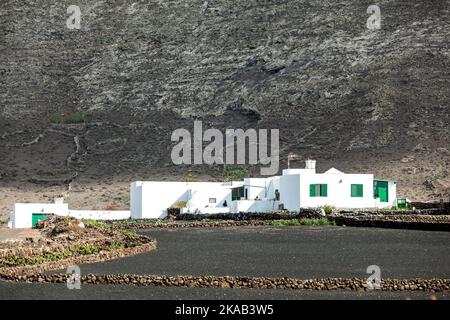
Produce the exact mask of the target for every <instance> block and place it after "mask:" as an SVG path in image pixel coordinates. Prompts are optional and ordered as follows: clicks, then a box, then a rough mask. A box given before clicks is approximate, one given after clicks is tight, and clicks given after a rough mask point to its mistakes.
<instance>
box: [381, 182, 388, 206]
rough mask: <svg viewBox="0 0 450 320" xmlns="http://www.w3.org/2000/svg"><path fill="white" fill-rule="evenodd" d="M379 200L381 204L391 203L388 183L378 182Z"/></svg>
mask: <svg viewBox="0 0 450 320" xmlns="http://www.w3.org/2000/svg"><path fill="white" fill-rule="evenodd" d="M378 198H380V202H389V193H388V183H387V182H386V181H378Z"/></svg>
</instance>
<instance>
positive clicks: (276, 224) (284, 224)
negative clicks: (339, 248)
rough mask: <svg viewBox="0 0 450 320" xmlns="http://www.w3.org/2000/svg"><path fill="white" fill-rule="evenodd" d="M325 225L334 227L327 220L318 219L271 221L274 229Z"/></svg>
mask: <svg viewBox="0 0 450 320" xmlns="http://www.w3.org/2000/svg"><path fill="white" fill-rule="evenodd" d="M326 225H334V222H333V221H330V220H328V219H327V218H320V219H310V218H302V219H291V220H273V221H272V226H274V227H287V226H326Z"/></svg>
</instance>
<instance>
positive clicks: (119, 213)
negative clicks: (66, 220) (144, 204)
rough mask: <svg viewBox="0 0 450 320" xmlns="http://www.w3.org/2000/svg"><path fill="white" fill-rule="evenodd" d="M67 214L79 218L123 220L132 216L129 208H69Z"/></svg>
mask: <svg viewBox="0 0 450 320" xmlns="http://www.w3.org/2000/svg"><path fill="white" fill-rule="evenodd" d="M67 215H68V216H70V217H74V218H77V219H92V220H122V219H129V218H130V217H131V213H130V211H129V210H110V211H108V210H69V212H68V214H67Z"/></svg>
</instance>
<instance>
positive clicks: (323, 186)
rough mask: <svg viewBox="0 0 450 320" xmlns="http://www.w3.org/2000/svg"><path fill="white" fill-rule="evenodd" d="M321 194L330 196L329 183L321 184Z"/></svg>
mask: <svg viewBox="0 0 450 320" xmlns="http://www.w3.org/2000/svg"><path fill="white" fill-rule="evenodd" d="M320 196H321V197H328V185H327V184H321V185H320Z"/></svg>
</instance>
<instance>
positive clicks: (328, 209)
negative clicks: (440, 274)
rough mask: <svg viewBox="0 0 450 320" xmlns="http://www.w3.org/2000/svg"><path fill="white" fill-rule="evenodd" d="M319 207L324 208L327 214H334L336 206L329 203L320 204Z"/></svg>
mask: <svg viewBox="0 0 450 320" xmlns="http://www.w3.org/2000/svg"><path fill="white" fill-rule="evenodd" d="M319 208H321V209H323V211H325V214H326V215H329V214H332V213H333V211H334V209H335V207H333V206H330V205H328V204H326V205H323V206H320V207H319Z"/></svg>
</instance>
